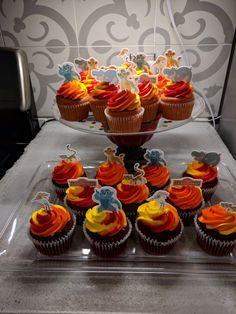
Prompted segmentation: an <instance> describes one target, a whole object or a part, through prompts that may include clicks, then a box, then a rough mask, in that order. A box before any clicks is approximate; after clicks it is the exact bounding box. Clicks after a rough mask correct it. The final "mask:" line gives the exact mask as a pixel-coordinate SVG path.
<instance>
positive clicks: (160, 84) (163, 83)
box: [157, 74, 170, 90]
mask: <svg viewBox="0 0 236 314" xmlns="http://www.w3.org/2000/svg"><path fill="white" fill-rule="evenodd" d="M167 82H170V80H168V79H167V78H166V77H165V75H162V74H159V75H158V76H157V87H158V88H159V89H160V90H162V89H163V88H164V87H165V86H166V84H167Z"/></svg>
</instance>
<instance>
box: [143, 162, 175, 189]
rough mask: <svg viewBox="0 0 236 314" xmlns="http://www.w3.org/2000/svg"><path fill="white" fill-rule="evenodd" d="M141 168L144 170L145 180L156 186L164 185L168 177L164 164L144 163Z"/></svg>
mask: <svg viewBox="0 0 236 314" xmlns="http://www.w3.org/2000/svg"><path fill="white" fill-rule="evenodd" d="M142 169H143V170H144V171H145V178H146V179H147V181H148V182H149V183H151V185H152V186H155V187H157V188H161V187H163V186H165V184H166V183H167V182H168V180H169V178H170V173H169V170H168V168H167V167H166V166H157V165H146V166H143V167H142Z"/></svg>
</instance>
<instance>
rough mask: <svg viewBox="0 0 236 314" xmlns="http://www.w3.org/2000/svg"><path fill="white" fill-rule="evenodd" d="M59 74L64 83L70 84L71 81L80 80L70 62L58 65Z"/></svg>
mask: <svg viewBox="0 0 236 314" xmlns="http://www.w3.org/2000/svg"><path fill="white" fill-rule="evenodd" d="M58 67H59V74H60V75H61V76H63V77H64V82H65V83H66V82H70V81H73V80H80V75H79V74H78V73H77V72H76V71H75V70H74V64H73V63H72V62H64V63H62V65H60V64H59V65H58Z"/></svg>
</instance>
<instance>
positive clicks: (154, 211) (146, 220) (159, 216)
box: [137, 200, 180, 232]
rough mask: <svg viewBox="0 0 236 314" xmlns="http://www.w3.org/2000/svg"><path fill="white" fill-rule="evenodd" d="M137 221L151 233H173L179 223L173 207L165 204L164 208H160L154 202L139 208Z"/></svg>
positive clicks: (158, 204) (157, 203)
mask: <svg viewBox="0 0 236 314" xmlns="http://www.w3.org/2000/svg"><path fill="white" fill-rule="evenodd" d="M137 219H138V220H140V221H141V222H142V224H144V225H146V226H148V227H149V228H150V229H151V231H152V232H162V231H173V230H174V229H175V228H176V227H177V226H178V224H179V222H180V219H179V215H178V212H177V210H176V209H175V207H173V206H172V205H170V204H168V203H166V204H165V206H164V208H161V206H160V203H159V202H157V201H156V200H151V201H150V202H148V203H144V204H142V205H141V206H139V207H138V218H137Z"/></svg>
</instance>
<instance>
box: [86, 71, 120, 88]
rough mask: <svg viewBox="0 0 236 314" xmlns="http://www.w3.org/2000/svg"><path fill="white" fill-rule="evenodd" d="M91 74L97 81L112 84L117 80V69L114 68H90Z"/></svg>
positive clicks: (115, 83) (116, 82)
mask: <svg viewBox="0 0 236 314" xmlns="http://www.w3.org/2000/svg"><path fill="white" fill-rule="evenodd" d="M92 76H93V77H95V79H96V81H99V82H108V83H110V84H114V85H117V84H118V82H119V80H118V77H117V70H115V69H99V70H92Z"/></svg>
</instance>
